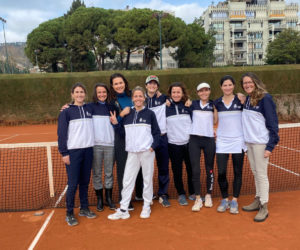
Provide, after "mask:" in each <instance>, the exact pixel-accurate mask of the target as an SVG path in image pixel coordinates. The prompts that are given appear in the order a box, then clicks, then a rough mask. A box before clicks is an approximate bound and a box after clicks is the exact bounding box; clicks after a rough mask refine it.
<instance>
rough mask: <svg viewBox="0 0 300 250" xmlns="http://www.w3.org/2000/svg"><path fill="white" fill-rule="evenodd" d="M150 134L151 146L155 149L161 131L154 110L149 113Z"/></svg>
mask: <svg viewBox="0 0 300 250" xmlns="http://www.w3.org/2000/svg"><path fill="white" fill-rule="evenodd" d="M151 134H152V136H153V143H152V145H151V148H153V149H156V148H157V147H158V146H159V139H160V134H161V132H160V129H159V126H158V123H157V119H156V116H155V114H154V112H152V114H151Z"/></svg>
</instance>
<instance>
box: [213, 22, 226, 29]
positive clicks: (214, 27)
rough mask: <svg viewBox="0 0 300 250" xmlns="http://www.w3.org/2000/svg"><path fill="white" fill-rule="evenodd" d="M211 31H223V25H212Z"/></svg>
mask: <svg viewBox="0 0 300 250" xmlns="http://www.w3.org/2000/svg"><path fill="white" fill-rule="evenodd" d="M212 27H213V29H216V30H223V28H224V24H223V23H214V24H213V25H212Z"/></svg>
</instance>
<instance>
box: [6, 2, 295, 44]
mask: <svg viewBox="0 0 300 250" xmlns="http://www.w3.org/2000/svg"><path fill="white" fill-rule="evenodd" d="M211 2H212V1H211V0H85V1H84V3H85V5H86V6H87V7H92V6H93V7H100V8H105V9H125V8H126V6H127V5H128V6H129V7H130V9H131V8H134V7H135V8H150V9H156V10H167V11H174V12H175V16H176V17H180V18H182V19H183V20H184V21H185V22H186V23H191V22H192V21H193V20H194V18H195V17H197V18H198V17H200V16H201V14H202V12H203V11H204V10H205V9H206V8H207V6H208V5H210V4H211ZM213 2H214V4H216V3H218V2H220V0H215V1H213ZM286 2H288V3H289V2H294V3H295V2H296V3H298V4H299V5H300V0H287V1H286ZM71 4H72V0H48V1H45V0H0V17H2V18H4V19H6V20H7V23H6V24H5V33H6V41H7V42H25V41H26V37H27V34H28V33H30V32H31V31H32V30H33V29H35V28H36V27H38V26H39V24H40V23H42V22H45V21H47V20H49V19H53V18H57V17H60V16H62V15H63V14H65V13H67V11H68V10H69V9H70V6H71ZM3 42H4V38H3V28H2V25H1V26H0V43H3Z"/></svg>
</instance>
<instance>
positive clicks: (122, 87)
mask: <svg viewBox="0 0 300 250" xmlns="http://www.w3.org/2000/svg"><path fill="white" fill-rule="evenodd" d="M110 100H111V103H112V104H113V105H115V107H116V109H117V119H118V121H119V122H120V121H121V120H122V119H123V117H124V116H125V114H127V113H128V111H129V110H130V108H131V107H132V106H133V103H132V100H131V91H130V90H129V85H128V81H127V79H126V78H125V77H124V76H123V75H122V74H120V73H114V74H112V75H111V76H110ZM115 159H116V163H117V179H118V186H119V200H121V199H122V197H121V191H122V188H123V176H124V170H125V165H126V159H127V152H126V151H125V138H124V137H122V136H120V135H119V134H118V133H116V134H115ZM142 190H143V182H142V174H141V171H140V172H139V175H138V178H137V183H136V197H137V200H141V199H142ZM129 210H134V208H133V206H132V203H130V204H129Z"/></svg>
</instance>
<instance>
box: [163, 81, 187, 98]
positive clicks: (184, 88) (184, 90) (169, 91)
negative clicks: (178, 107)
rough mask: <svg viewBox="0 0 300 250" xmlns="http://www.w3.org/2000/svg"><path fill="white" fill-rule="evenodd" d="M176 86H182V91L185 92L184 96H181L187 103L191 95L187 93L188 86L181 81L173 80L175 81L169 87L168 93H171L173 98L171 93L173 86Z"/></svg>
mask: <svg viewBox="0 0 300 250" xmlns="http://www.w3.org/2000/svg"><path fill="white" fill-rule="evenodd" d="M174 87H180V88H181V90H182V93H183V96H182V98H181V101H182V102H184V103H185V102H186V101H187V100H188V99H189V96H188V94H187V90H186V87H185V86H184V84H183V83H181V82H173V83H172V84H171V85H170V86H169V89H168V95H169V97H170V98H172V97H171V93H172V88H174Z"/></svg>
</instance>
